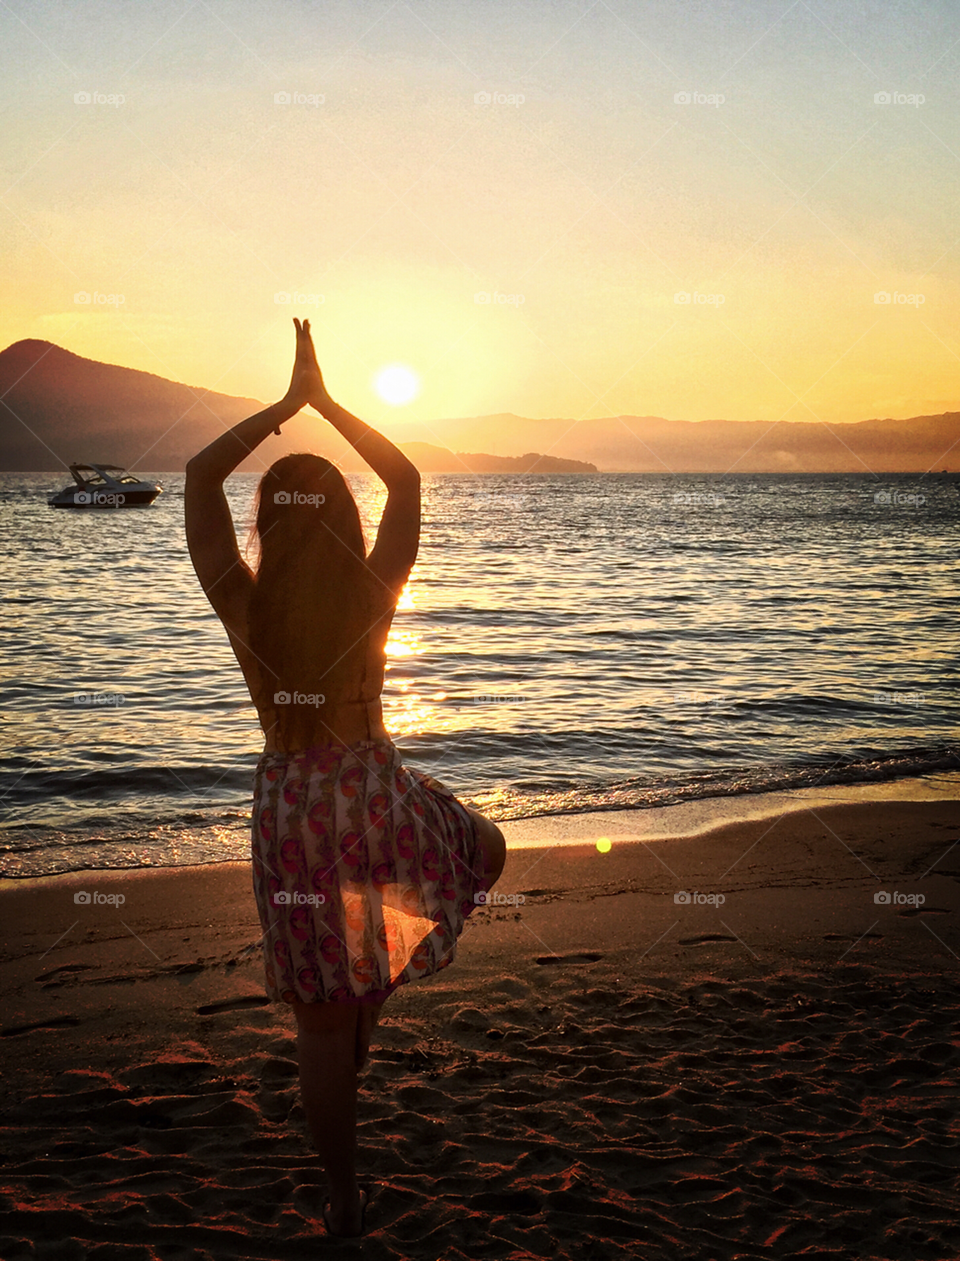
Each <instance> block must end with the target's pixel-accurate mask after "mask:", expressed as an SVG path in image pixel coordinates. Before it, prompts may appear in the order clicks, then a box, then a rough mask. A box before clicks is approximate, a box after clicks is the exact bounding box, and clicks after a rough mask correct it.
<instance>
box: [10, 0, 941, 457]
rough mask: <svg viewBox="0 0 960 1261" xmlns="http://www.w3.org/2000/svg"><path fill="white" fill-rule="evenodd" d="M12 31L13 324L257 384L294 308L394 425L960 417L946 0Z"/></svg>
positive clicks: (579, 6)
mask: <svg viewBox="0 0 960 1261" xmlns="http://www.w3.org/2000/svg"><path fill="white" fill-rule="evenodd" d="M0 50H2V51H0V62H2V75H0V190H2V195H0V276H2V282H0V283H2V288H3V295H4V297H3V302H2V307H0V345H3V346H5V345H8V344H9V343H11V342H14V341H17V340H19V339H21V338H25V337H36V338H43V339H45V340H49V341H53V342H56V343H57V344H58V345H61V346H64V347H66V348H67V349H68V350H72V351H74V352H76V353H77V354H81V355H85V356H87V357H90V358H94V359H100V360H103V361H106V362H110V363H117V364H122V365H124V366H127V367H132V368H140V369H144V370H146V371H149V372H155V373H158V374H159V375H161V376H164V377H169V378H171V379H173V380H176V381H182V382H185V383H187V384H189V385H193V386H204V387H207V388H210V389H215V390H218V391H221V392H223V393H228V394H236V395H243V396H250V397H253V398H257V399H262V400H264V401H265V402H270V401H273V400H275V399H277V398H279V397H280V396H281V395H282V394H283V392H284V390H285V389H286V385H287V383H288V381H289V373H290V365H291V362H292V347H293V333H292V324H291V316H292V315H300V316H308V317H309V318H310V319H311V323H312V326H313V329H314V333H315V340H316V343H317V348H318V354H319V357H320V363H321V367H322V370H323V372H324V378H325V381H326V383H327V387H328V389H329V391H330V393H331V394H332V395H333V397H334V398H335V399H336V400H337V401H338V402H340V403H342V404H343V405H344V406H345V407H347V408H348V409H349V410H351V411H353V412H355V413H356V414H358V415H360V416H362V417H364V419H366V420H368V421H370V422H371V423H373V424H377V425H379V426H381V427H382V428H383V429H384V431H385V432H387V433H388V434H389V432H390V426H391V425H392V424H394V423H397V424H406V423H409V422H411V421H420V420H428V419H431V418H445V417H457V416H476V415H484V414H493V413H501V412H503V413H515V414H518V415H522V416H530V417H570V418H575V419H580V418H591V417H601V416H610V415H618V414H624V415H641V416H643V415H651V416H665V417H667V418H670V419H677V420H693V421H698V420H705V419H716V418H724V419H729V420H767V421H785V422H789V421H811V420H822V421H824V422H826V423H828V424H836V423H842V422H848V421H859V420H864V419H868V418H872V417H885V416H896V417H908V416H913V415H921V414H932V413H941V412H944V411H952V410H960V374H958V368H960V319H958V316H960V216H958V213H957V209H958V191H960V128H958V125H957V120H958V118H960V109H958V106H960V76H958V73H957V70H958V62H960V8H957V7H956V6H950V5H948V4H945V3H929V4H903V3H892V4H891V3H880V2H873V0H868V2H864V3H855V4H854V3H823V2H820V3H807V2H805V0H793V2H792V3H791V2H790V0H783V2H781V3H767V2H766V0H757V2H752V3H745V2H744V0H718V2H715V3H696V2H695V0H693V2H688V0H684V3H683V4H677V3H666V2H663V3H638V2H637V0H631V2H629V3H628V2H627V0H571V2H565V0H549V2H548V0H542V2H541V3H524V2H523V0H520V2H519V3H518V2H517V0H509V2H507V0H503V2H501V0H475V2H474V3H469V4H466V5H465V4H464V3H463V0H432V2H429V3H420V2H418V0H410V2H406V0H375V2H374V0H349V2H344V3H338V2H337V0H325V2H324V3H305V2H300V3H296V2H287V0H265V2H263V3H249V2H248V0H244V2H238V3H222V2H218V0H177V2H175V3H164V2H161V0H128V2H127V3H119V2H117V0H101V2H100V3H92V2H76V3H70V2H67V3H64V0H55V2H50V3H47V2H45V0H37V2H32V0H0ZM878 95H879V99H877V98H878ZM885 97H886V98H889V99H884V98H885ZM877 295H880V300H879V301H878V300H877ZM883 295H887V296H888V297H889V301H884V300H883ZM85 297H86V298H87V299H88V300H84V298H85ZM397 364H398V365H401V366H405V367H406V368H407V369H409V370H410V371H411V372H412V373H413V374H414V377H415V382H414V383H415V385H416V388H417V392H416V393H415V394H414V396H413V397H412V398H411V399H409V401H405V402H403V403H402V404H395V403H391V402H388V401H386V400H385V399H384V398H382V397H381V396H380V395H379V394H378V392H377V388H376V384H375V383H376V380H377V376H378V373H379V372H380V371H381V370H382V369H383V368H385V367H387V366H389V365H397Z"/></svg>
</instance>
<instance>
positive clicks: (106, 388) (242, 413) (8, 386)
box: [0, 340, 960, 473]
mask: <svg viewBox="0 0 960 1261" xmlns="http://www.w3.org/2000/svg"><path fill="white" fill-rule="evenodd" d="M263 406H264V404H263V403H261V402H259V401H258V400H257V399H251V398H235V397H232V396H231V395H228V394H217V393H216V392H214V391H212V390H206V389H203V388H200V387H197V388H191V387H189V386H186V385H180V384H178V383H177V382H175V381H168V380H166V379H165V378H164V377H159V376H155V375H154V374H153V373H150V372H140V371H137V370H135V369H132V368H121V367H117V366H116V365H113V364H105V363H99V362H97V361H96V360H94V359H84V358H82V357H81V356H80V355H75V354H72V353H71V352H70V351H68V350H64V349H62V348H61V347H59V346H55V345H53V344H52V343H51V342H45V341H36V340H27V341H19V342H15V343H14V344H13V345H12V346H8V347H7V349H6V350H4V351H0V470H5V471H38V472H44V471H48V470H55V469H59V470H63V469H64V468H65V466H66V465H68V464H70V463H71V462H72V461H84V462H85V461H90V460H93V461H97V462H107V463H110V464H121V465H124V466H125V467H128V468H132V469H140V470H142V471H144V472H154V473H161V472H179V471H181V470H182V469H183V467H184V465H185V463H186V461H187V460H188V459H189V458H190V456H192V455H193V454H195V453H196V452H197V451H199V450H201V448H203V447H204V446H206V444H207V443H208V442H210V441H211V440H212V439H213V438H215V437H216V436H217V435H218V434H220V433H222V432H223V430H224V429H225V428H229V427H230V426H232V425H235V424H236V423H237V422H238V421H240V420H242V419H243V418H244V417H246V416H249V415H252V414H253V413H254V412H257V411H260V410H261V409H262V408H263ZM390 434H391V436H392V437H394V438H395V440H397V439H399V441H400V445H402V447H403V448H404V450H406V451H407V452H408V454H409V455H410V458H411V459H412V460H413V461H414V463H415V464H417V466H418V467H419V468H421V469H422V470H423V471H424V472H465V471H468V470H469V471H472V472H476V473H484V472H497V473H502V472H518V473H521V472H528V471H530V472H540V473H555V472H564V473H565V472H593V471H596V469H600V470H601V471H603V472H637V473H644V472H653V473H726V472H734V473H794V472H798V473H799V472H805V473H832V472H836V473H847V472H853V473H896V472H902V473H913V472H926V471H927V470H928V469H936V470H938V471H939V470H940V469H942V468H944V467H949V468H951V469H953V470H956V469H957V468H958V466H960V412H945V413H944V414H943V415H941V416H915V417H913V418H912V419H910V420H890V419H888V420H864V421H860V422H858V423H854V424H842V425H830V426H828V425H825V424H822V423H818V422H812V421H811V422H781V423H779V424H774V423H771V422H768V421H734V420H705V421H684V420H664V419H663V417H660V416H615V417H608V418H606V419H600V420H579V421H577V420H567V419H545V420H534V419H530V418H527V417H524V416H513V415H510V414H502V415H497V416H475V417H467V418H457V419H446V420H435V421H430V422H429V424H427V423H413V422H407V423H406V424H401V425H397V424H393V425H391V428H390ZM431 439H432V440H433V441H431ZM438 439H439V442H440V443H443V444H445V445H438V442H437V440H438ZM302 450H313V451H317V452H319V453H320V454H322V455H326V456H328V457H329V458H331V459H336V460H338V461H339V462H340V464H341V467H343V468H344V470H346V471H348V472H353V471H357V470H360V469H365V468H366V467H367V466H366V465H365V464H364V462H363V461H362V460H361V459H360V457H359V456H358V455H357V454H356V453H355V452H354V450H353V448H352V447H350V445H349V444H348V443H347V442H345V441H344V440H343V439H342V438H341V437H340V435H339V434H338V433H337V432H336V431H335V430H334V429H333V428H332V426H330V425H329V424H328V423H327V422H326V421H324V420H322V419H321V418H320V417H318V416H315V415H313V414H310V413H304V414H302V415H301V416H298V417H295V418H294V419H293V420H291V421H289V422H287V424H285V425H284V429H283V434H282V437H280V438H271V439H269V440H268V442H267V443H265V444H264V446H263V447H262V448H260V449H259V450H258V451H257V452H256V453H255V454H254V455H253V456H251V457H249V458H248V459H247V460H245V461H244V462H243V464H241V465H240V469H241V470H243V471H256V470H259V469H262V468H264V467H265V466H266V465H267V464H269V463H272V461H273V460H275V459H277V458H278V457H279V456H281V455H284V454H285V453H286V452H288V451H302ZM478 451H480V452H483V451H486V452H489V453H490V454H475V453H476V452H478ZM561 451H562V452H563V455H562V456H561V455H560V454H559V452H561ZM538 452H542V453H543V454H536V453H538Z"/></svg>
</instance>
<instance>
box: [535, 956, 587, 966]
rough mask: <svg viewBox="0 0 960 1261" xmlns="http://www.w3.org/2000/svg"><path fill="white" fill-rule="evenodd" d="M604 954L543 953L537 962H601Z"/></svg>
mask: <svg viewBox="0 0 960 1261" xmlns="http://www.w3.org/2000/svg"><path fill="white" fill-rule="evenodd" d="M602 958H603V955H596V954H581V955H541V956H540V957H539V959H537V963H540V964H544V965H546V964H550V963H599V962H600V960H601V959H602Z"/></svg>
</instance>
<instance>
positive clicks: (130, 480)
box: [117, 473, 140, 486]
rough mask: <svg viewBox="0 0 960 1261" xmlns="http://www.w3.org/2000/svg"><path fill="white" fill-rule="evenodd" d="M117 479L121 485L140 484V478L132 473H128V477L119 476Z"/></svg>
mask: <svg viewBox="0 0 960 1261" xmlns="http://www.w3.org/2000/svg"><path fill="white" fill-rule="evenodd" d="M117 481H118V482H119V483H120V484H121V486H139V485H140V478H139V477H134V476H133V474H132V473H128V474H127V475H126V477H118V478H117Z"/></svg>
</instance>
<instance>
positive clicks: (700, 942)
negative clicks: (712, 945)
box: [679, 933, 737, 946]
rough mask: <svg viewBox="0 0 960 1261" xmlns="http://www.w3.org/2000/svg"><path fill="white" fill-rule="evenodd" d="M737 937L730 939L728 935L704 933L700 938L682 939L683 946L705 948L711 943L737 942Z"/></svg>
mask: <svg viewBox="0 0 960 1261" xmlns="http://www.w3.org/2000/svg"><path fill="white" fill-rule="evenodd" d="M736 940H737V939H736V937H730V936H728V935H727V934H726V933H703V934H702V935H701V936H699V937H681V938H680V943H679V944H680V945H681V946H704V945H706V944H707V943H708V942H711V941H736Z"/></svg>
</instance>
